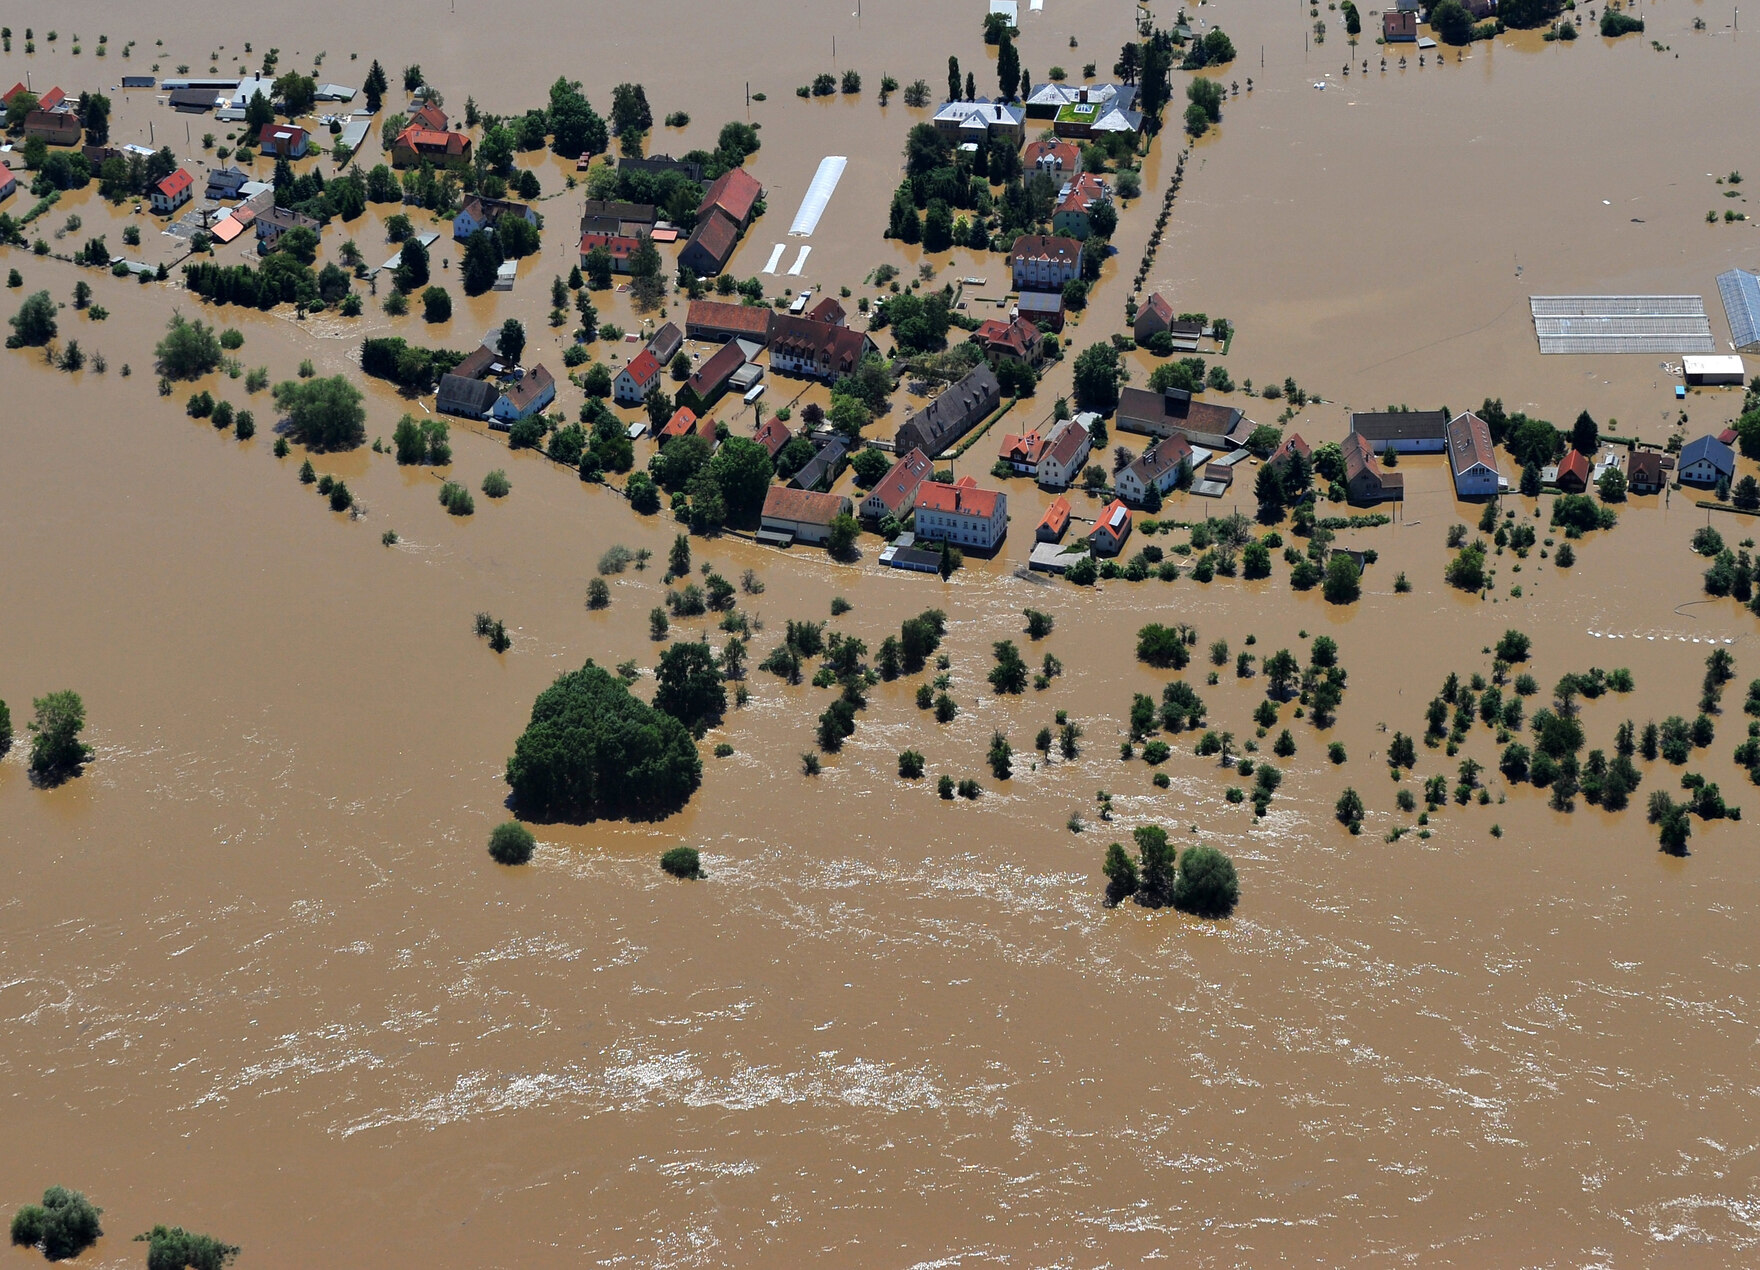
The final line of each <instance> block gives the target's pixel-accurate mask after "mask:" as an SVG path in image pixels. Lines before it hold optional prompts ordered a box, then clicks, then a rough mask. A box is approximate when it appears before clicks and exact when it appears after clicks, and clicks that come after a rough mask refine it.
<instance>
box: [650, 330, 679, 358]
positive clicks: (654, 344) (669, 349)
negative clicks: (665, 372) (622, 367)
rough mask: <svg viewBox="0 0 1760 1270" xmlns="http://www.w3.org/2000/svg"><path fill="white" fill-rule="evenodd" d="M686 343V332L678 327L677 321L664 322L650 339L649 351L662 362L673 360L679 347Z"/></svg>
mask: <svg viewBox="0 0 1760 1270" xmlns="http://www.w3.org/2000/svg"><path fill="white" fill-rule="evenodd" d="M683 344H684V332H683V331H681V330H679V329H678V324H677V323H676V322H666V323H663V324H662V325H661V327H660V329H659V330H657V331H655V332H654V336H653V338H652V339H650V340H649V341H648V351H649V352H650V353H652V354H654V356H655V357H656V358H657V359H659V360H660V361H662V362H669V361H671V360H672V359H673V358H674V357H675V356H676V355H677V354H678V350H679V348H680V347H681V346H682V345H683Z"/></svg>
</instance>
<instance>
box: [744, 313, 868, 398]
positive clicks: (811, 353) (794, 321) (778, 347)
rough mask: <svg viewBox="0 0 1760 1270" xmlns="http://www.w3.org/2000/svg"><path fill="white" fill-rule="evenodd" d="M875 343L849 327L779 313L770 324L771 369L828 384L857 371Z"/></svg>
mask: <svg viewBox="0 0 1760 1270" xmlns="http://www.w3.org/2000/svg"><path fill="white" fill-rule="evenodd" d="M873 349H874V341H873V340H871V339H869V338H868V336H867V335H866V334H865V333H863V332H861V331H852V330H851V329H850V328H849V327H847V326H827V325H826V324H825V323H823V322H814V321H811V320H809V319H807V318H802V317H791V316H790V315H788V314H786V313H778V314H777V315H776V316H775V319H774V320H773V321H772V322H771V324H770V369H771V370H773V371H780V372H787V373H788V374H792V375H805V376H807V377H808V378H810V379H823V380H825V381H826V382H827V383H829V382H830V381H832V380H834V379H836V378H838V377H839V376H841V375H847V374H849V373H850V372H851V371H852V370H854V369H855V368H856V364H857V363H858V362H860V361H861V360H862V358H863V357H864V356H866V355H867V354H868V353H870V352H872V351H873Z"/></svg>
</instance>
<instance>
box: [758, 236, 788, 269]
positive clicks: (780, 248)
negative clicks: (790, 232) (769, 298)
mask: <svg viewBox="0 0 1760 1270" xmlns="http://www.w3.org/2000/svg"><path fill="white" fill-rule="evenodd" d="M787 250H788V244H787V243H777V244H776V245H775V246H774V247H772V248H771V249H770V259H769V261H768V262H766V263H765V265H764V269H763V272H765V273H775V272H776V266H777V265H779V264H781V263H782V253H783V252H785V251H787Z"/></svg>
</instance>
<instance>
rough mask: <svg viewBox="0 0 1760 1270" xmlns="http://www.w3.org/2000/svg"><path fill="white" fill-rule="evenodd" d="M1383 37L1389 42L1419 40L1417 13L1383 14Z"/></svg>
mask: <svg viewBox="0 0 1760 1270" xmlns="http://www.w3.org/2000/svg"><path fill="white" fill-rule="evenodd" d="M1381 36H1382V38H1383V39H1387V40H1397V39H1401V38H1404V39H1408V40H1415V39H1417V38H1418V15H1417V14H1415V13H1383V14H1382V15H1381Z"/></svg>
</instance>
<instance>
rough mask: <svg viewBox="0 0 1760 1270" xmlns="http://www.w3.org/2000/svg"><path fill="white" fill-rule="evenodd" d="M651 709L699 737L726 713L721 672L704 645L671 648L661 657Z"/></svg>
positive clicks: (707, 647) (655, 672)
mask: <svg viewBox="0 0 1760 1270" xmlns="http://www.w3.org/2000/svg"><path fill="white" fill-rule="evenodd" d="M654 678H655V680H656V682H657V683H658V684H659V687H658V688H657V689H656V690H655V693H654V708H655V709H656V710H664V711H665V712H666V713H667V714H669V715H671V716H672V717H673V718H675V719H677V720H678V721H679V722H680V723H682V724H684V725H685V726H686V727H687V728H689V729H690V730H691V733H692V734H693V735H694V736H696V737H698V738H699V739H700V738H701V737H702V735H703V733H705V732H707V731H708V730H709V729H710V728H712V727H714V726H715V725H717V724H719V723H720V722H721V718H722V716H723V715H724V714H725V713H726V712H727V690H726V689H725V688H723V687H722V680H721V668H720V666H719V665H718V664H717V663H716V661H715V657H714V654H713V653H711V652H710V651H709V646H708V645H707V644H673V645H672V646H671V647H669V648H668V649H667V650H666V651H665V652H663V653H661V654H660V664H659V666H658V667H656V668H655V671H654Z"/></svg>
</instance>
